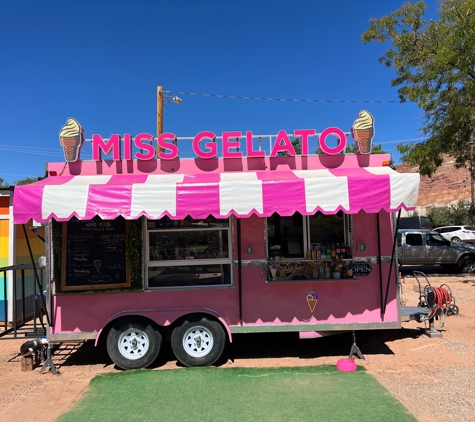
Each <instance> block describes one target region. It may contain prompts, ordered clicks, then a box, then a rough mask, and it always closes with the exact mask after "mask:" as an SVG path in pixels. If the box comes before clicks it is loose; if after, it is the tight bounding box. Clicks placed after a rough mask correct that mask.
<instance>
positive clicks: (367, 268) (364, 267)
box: [351, 262, 372, 277]
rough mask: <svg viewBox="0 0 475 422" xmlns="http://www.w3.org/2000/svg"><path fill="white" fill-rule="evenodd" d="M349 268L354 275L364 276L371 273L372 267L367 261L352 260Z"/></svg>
mask: <svg viewBox="0 0 475 422" xmlns="http://www.w3.org/2000/svg"><path fill="white" fill-rule="evenodd" d="M351 269H352V270H353V275H354V276H355V277H364V276H367V275H369V274H370V273H371V270H372V267H371V265H369V264H368V263H367V262H354V263H353V265H352V266H351Z"/></svg>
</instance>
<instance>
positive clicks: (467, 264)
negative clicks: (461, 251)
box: [458, 256, 475, 273]
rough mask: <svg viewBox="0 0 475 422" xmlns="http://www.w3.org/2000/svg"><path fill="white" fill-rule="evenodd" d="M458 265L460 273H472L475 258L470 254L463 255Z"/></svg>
mask: <svg viewBox="0 0 475 422" xmlns="http://www.w3.org/2000/svg"><path fill="white" fill-rule="evenodd" d="M458 267H459V270H460V272H461V273H473V272H474V271H475V259H474V258H473V257H472V256H464V257H462V258H461V259H460V261H459V263H458Z"/></svg>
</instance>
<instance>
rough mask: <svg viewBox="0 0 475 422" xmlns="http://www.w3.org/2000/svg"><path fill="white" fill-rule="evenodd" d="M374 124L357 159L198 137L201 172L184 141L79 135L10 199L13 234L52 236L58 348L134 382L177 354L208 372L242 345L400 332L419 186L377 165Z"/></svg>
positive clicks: (313, 147)
mask: <svg viewBox="0 0 475 422" xmlns="http://www.w3.org/2000/svg"><path fill="white" fill-rule="evenodd" d="M365 113H367V112H365V111H362V112H360V113H359V115H358V118H357V120H356V121H355V122H354V124H353V127H352V128H351V132H352V134H353V138H354V139H355V143H356V147H357V149H356V153H355V154H347V153H345V149H346V146H347V142H348V138H349V134H350V131H348V132H344V131H342V130H340V129H338V128H335V127H330V128H327V129H325V130H324V131H322V132H317V131H316V130H314V129H306V130H295V131H294V132H293V133H291V134H288V133H286V131H280V132H278V134H277V135H275V136H273V137H269V139H270V141H269V148H268V150H266V149H265V148H264V147H263V146H262V140H263V137H262V136H261V137H259V136H255V135H254V134H253V133H252V132H245V133H241V132H224V133H222V134H221V135H220V136H216V134H214V133H212V132H201V133H200V134H198V135H196V136H195V137H194V138H193V139H192V140H191V141H189V144H187V145H189V147H190V151H192V153H193V155H194V156H193V157H192V158H181V155H182V151H180V150H179V148H182V146H181V141H180V139H178V138H177V137H176V136H175V135H174V134H172V133H164V134H161V135H160V136H159V137H158V138H157V137H154V136H152V135H150V134H145V133H142V134H139V135H135V136H131V135H130V134H125V135H121V136H119V135H115V134H114V135H111V136H110V137H109V138H103V137H101V136H99V135H93V136H92V139H88V140H85V139H84V131H83V129H82V127H81V126H80V124H79V123H78V122H77V121H76V120H75V119H72V118H70V119H68V121H67V123H66V124H65V125H64V126H63V128H62V129H61V133H60V142H61V145H62V146H63V148H64V154H65V159H66V162H62V163H49V164H48V168H47V170H48V174H47V177H45V178H44V179H42V180H40V181H38V182H36V183H33V184H31V185H26V186H18V187H16V189H15V196H14V221H15V223H16V224H23V223H26V222H28V221H30V220H32V219H33V220H35V221H36V222H38V223H44V225H45V228H46V230H45V237H46V258H47V270H48V279H49V280H50V282H49V284H48V288H47V291H46V309H47V315H48V327H47V335H46V341H47V342H48V343H50V344H54V343H62V342H71V341H83V340H93V341H95V342H96V344H97V342H98V341H99V340H100V339H104V340H105V342H106V344H107V350H108V353H109V355H110V357H111V359H112V360H113V361H114V362H115V363H116V364H117V365H118V366H119V367H122V368H125V369H132V368H142V367H147V366H149V365H151V364H152V363H153V362H154V360H155V359H156V358H157V356H158V354H159V352H160V348H161V345H162V341H163V340H165V339H168V338H169V339H170V342H171V347H172V350H173V352H174V354H175V355H176V357H177V359H178V360H179V361H180V362H182V363H183V364H184V365H187V366H202V365H210V364H213V363H214V362H215V361H216V360H217V359H218V358H219V357H220V355H221V354H222V352H223V348H224V346H225V343H226V342H232V340H233V335H234V334H236V333H259V332H299V333H300V336H301V337H302V338H314V337H319V336H322V335H325V334H328V333H330V332H338V331H354V330H372V329H387V328H400V327H401V315H400V304H399V300H398V292H397V281H398V280H397V276H398V270H397V263H396V260H395V248H394V239H395V233H394V232H395V218H394V213H395V212H398V211H400V210H401V209H406V210H411V209H414V207H415V205H416V201H417V195H418V190H419V175H418V174H414V173H412V174H400V173H397V172H396V171H394V170H392V169H391V168H390V167H389V166H388V164H389V159H390V157H389V156H388V155H385V154H379V155H377V154H371V153H370V149H371V140H372V136H373V134H374V127H373V125H374V121H373V119H372V116H371V115H370V114H369V113H367V114H365ZM368 116H369V117H370V121H369V125H370V130H368V127H366V128H364V127H363V128H361V127H360V126H361V125H360V126H359V125H358V123H360V122H359V121H358V119H363V118H365V119H366V121H368ZM366 126H368V125H366ZM365 130H366V132H364V131H365ZM368 133H369V135H368ZM295 140H298V142H297V144H298V146H299V148H298V153H296V148H295V146H296V141H295ZM331 141H332V142H333V144H332V142H331ZM368 142H369V147H368ZM190 144H191V145H190ZM89 145H90V147H91V148H92V160H81V158H80V152H81V148H83V147H84V149H86V147H89ZM311 151H317V153H315V152H311Z"/></svg>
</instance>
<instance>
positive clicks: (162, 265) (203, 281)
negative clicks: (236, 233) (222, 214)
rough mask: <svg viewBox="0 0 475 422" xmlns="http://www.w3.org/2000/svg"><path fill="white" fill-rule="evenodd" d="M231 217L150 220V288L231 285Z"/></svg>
mask: <svg viewBox="0 0 475 422" xmlns="http://www.w3.org/2000/svg"><path fill="white" fill-rule="evenodd" d="M230 230H231V225H230V223H229V219H216V218H214V217H211V216H210V217H208V218H206V219H205V220H195V219H193V218H189V217H187V218H186V219H184V220H170V219H169V218H168V217H164V218H162V219H160V220H147V236H146V245H145V248H146V249H145V250H146V254H145V256H146V257H147V273H148V274H147V279H148V287H149V288H154V287H196V286H212V285H223V284H227V285H230V284H231V282H232V280H231V253H230V247H231V245H230V243H231V242H230V239H231V233H230Z"/></svg>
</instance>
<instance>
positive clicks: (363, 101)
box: [164, 91, 410, 104]
mask: <svg viewBox="0 0 475 422" xmlns="http://www.w3.org/2000/svg"><path fill="white" fill-rule="evenodd" d="M164 93H167V94H170V95H173V94H178V95H193V96H195V97H213V98H228V99H233V100H257V101H284V102H292V103H387V104H403V103H402V102H401V101H399V100H319V99H301V98H269V97H248V96H240V95H222V94H203V93H199V92H185V91H164ZM406 102H408V103H409V102H410V101H406Z"/></svg>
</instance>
